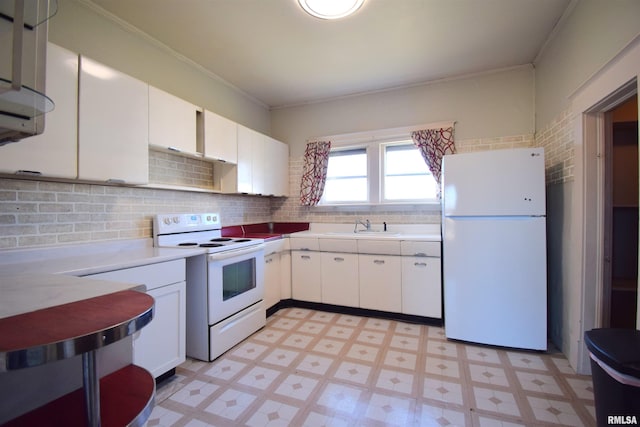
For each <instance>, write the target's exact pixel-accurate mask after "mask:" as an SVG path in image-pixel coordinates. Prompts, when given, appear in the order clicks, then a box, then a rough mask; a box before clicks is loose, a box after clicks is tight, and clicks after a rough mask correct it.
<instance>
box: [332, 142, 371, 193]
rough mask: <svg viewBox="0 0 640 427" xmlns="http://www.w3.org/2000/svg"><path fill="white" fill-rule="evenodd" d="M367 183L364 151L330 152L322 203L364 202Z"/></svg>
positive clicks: (358, 149) (365, 153)
mask: <svg viewBox="0 0 640 427" xmlns="http://www.w3.org/2000/svg"><path fill="white" fill-rule="evenodd" d="M367 183H368V180H367V152H366V149H364V148H357V149H351V150H341V151H332V152H331V153H330V154H329V165H328V167H327V181H326V183H325V187H324V193H323V195H322V202H323V203H344V202H366V201H367V198H368V197H367V194H368V188H367Z"/></svg>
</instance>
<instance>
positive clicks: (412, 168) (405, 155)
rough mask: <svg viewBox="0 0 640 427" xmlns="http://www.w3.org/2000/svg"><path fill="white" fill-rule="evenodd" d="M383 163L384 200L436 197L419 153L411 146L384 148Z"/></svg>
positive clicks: (432, 180) (434, 189)
mask: <svg viewBox="0 0 640 427" xmlns="http://www.w3.org/2000/svg"><path fill="white" fill-rule="evenodd" d="M384 162H385V164H384V171H385V173H384V199H385V200H425V199H433V198H435V197H436V195H437V186H436V182H435V180H434V179H433V176H432V175H431V172H429V168H428V167H427V165H426V163H425V161H424V159H423V158H422V155H421V154H420V151H419V150H418V149H417V148H416V147H415V146H414V145H413V144H411V143H407V144H401V145H387V146H385V150H384Z"/></svg>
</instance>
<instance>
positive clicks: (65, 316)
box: [0, 290, 154, 370]
mask: <svg viewBox="0 0 640 427" xmlns="http://www.w3.org/2000/svg"><path fill="white" fill-rule="evenodd" d="M153 304H154V299H153V297H151V296H149V295H147V294H144V293H142V292H137V291H131V290H126V291H120V292H114V293H111V294H106V295H102V296H98V297H94V298H89V299H86V300H82V301H76V302H72V303H68V304H62V305H58V306H55V307H49V308H44V309H42V310H37V311H32V312H29V313H24V314H19V315H16V316H10V317H6V318H4V319H0V352H5V353H11V352H16V351H24V350H28V349H30V348H34V347H42V346H46V345H51V344H55V343H60V342H65V341H69V340H75V339H78V338H81V337H86V336H91V335H95V334H101V333H105V332H109V331H111V330H113V329H114V328H118V327H119V326H121V325H123V324H126V323H128V322H132V321H135V319H138V318H139V317H140V316H141V315H142V314H144V313H146V312H148V311H150V310H152V308H153ZM142 326H143V325H142ZM142 326H140V327H142ZM133 332H135V330H133V331H131V332H130V333H133ZM130 333H129V334H130ZM121 338H122V336H120V337H119V338H117V339H121ZM117 339H113V340H110V339H109V338H106V339H105V338H104V337H103V340H106V341H110V342H113V341H117ZM106 344H108V343H104V345H106ZM101 346H102V344H100V343H98V344H97V345H96V348H97V347H101ZM0 370H1V368H0Z"/></svg>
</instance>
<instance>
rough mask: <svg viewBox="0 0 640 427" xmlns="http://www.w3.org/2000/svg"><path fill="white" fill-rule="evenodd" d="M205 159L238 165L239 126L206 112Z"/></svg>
mask: <svg viewBox="0 0 640 427" xmlns="http://www.w3.org/2000/svg"><path fill="white" fill-rule="evenodd" d="M204 157H205V158H207V159H211V160H218V161H222V162H226V163H234V164H235V163H238V124H237V123H236V122H234V121H232V120H229V119H227V118H226V117H222V116H219V115H217V114H215V113H212V112H211V111H207V110H204Z"/></svg>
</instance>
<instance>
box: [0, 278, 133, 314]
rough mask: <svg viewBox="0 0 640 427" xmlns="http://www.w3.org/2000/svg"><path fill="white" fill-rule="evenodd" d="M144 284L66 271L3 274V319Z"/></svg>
mask: <svg viewBox="0 0 640 427" xmlns="http://www.w3.org/2000/svg"><path fill="white" fill-rule="evenodd" d="M128 289H133V290H141V291H144V287H143V286H133V285H131V284H128V283H119V282H111V281H106V280H95V279H83V278H81V277H72V276H65V275H63V274H23V275H19V276H12V277H8V276H7V277H0V294H1V295H2V298H0V319H3V318H5V317H10V316H15V315H18V314H23V313H28V312H31V311H36V310H41V309H44V308H49V307H55V306H58V305H62V304H67V303H70V302H76V301H81V300H85V299H89V298H93V297H97V296H100V295H105V294H110V293H113V292H119V291H124V290H128Z"/></svg>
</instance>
